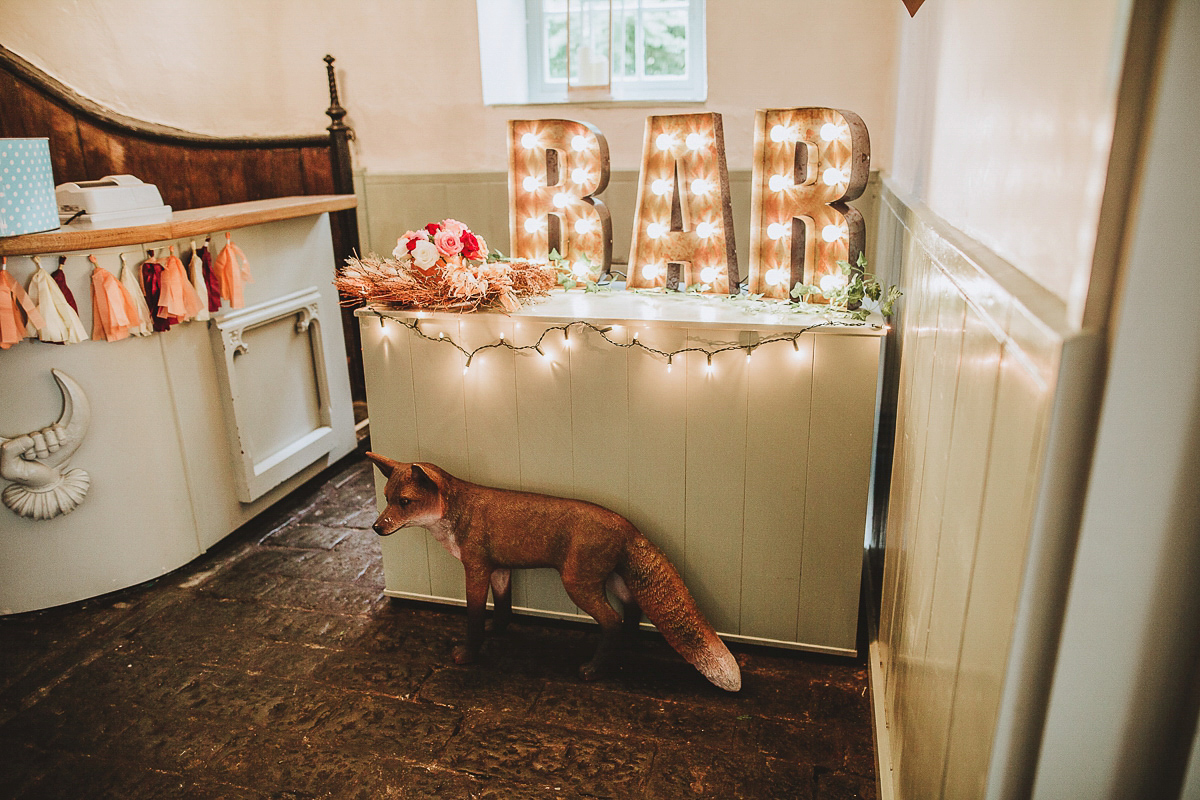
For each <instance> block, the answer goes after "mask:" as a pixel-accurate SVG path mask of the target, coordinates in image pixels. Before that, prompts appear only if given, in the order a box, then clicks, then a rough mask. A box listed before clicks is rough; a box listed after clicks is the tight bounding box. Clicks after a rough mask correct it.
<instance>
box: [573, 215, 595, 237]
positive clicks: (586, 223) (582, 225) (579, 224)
mask: <svg viewBox="0 0 1200 800" xmlns="http://www.w3.org/2000/svg"><path fill="white" fill-rule="evenodd" d="M591 230H592V221H591V220H590V219H584V218H582V217H581V218H580V219H577V220H575V232H576V233H590V232H591Z"/></svg>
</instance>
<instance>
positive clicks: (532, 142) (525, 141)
mask: <svg viewBox="0 0 1200 800" xmlns="http://www.w3.org/2000/svg"><path fill="white" fill-rule="evenodd" d="M537 143H538V141H537V137H536V136H534V135H533V134H532V133H527V134H525V135H524V136H522V137H521V146H522V147H524V148H525V149H526V150H532V149H533V148H535V147H537Z"/></svg>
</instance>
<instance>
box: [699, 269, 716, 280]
mask: <svg viewBox="0 0 1200 800" xmlns="http://www.w3.org/2000/svg"><path fill="white" fill-rule="evenodd" d="M719 274H720V273H719V272H717V268H716V267H705V268H704V269H702V270H700V280H702V281H704V282H705V283H716V282H717V276H718V275H719Z"/></svg>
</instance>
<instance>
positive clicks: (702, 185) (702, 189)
mask: <svg viewBox="0 0 1200 800" xmlns="http://www.w3.org/2000/svg"><path fill="white" fill-rule="evenodd" d="M711 188H712V184H710V183H709V182H708V181H706V180H704V179H703V178H696V180H694V181H692V194H708V190H709V189H711Z"/></svg>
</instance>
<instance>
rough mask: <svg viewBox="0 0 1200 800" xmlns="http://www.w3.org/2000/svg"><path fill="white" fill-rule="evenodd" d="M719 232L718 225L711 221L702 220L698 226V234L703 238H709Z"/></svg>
mask: <svg viewBox="0 0 1200 800" xmlns="http://www.w3.org/2000/svg"><path fill="white" fill-rule="evenodd" d="M716 232H717V226H716V225H713V224H712V223H711V222H701V223H700V224H699V225H697V226H696V235H697V236H699V237H700V238H701V239H707V238H708V237H710V236H712V235H713V234H714V233H716Z"/></svg>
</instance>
